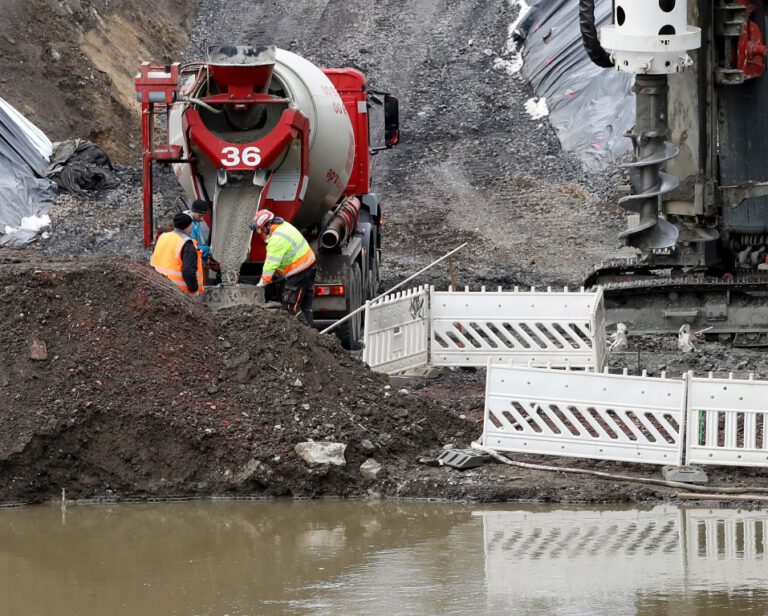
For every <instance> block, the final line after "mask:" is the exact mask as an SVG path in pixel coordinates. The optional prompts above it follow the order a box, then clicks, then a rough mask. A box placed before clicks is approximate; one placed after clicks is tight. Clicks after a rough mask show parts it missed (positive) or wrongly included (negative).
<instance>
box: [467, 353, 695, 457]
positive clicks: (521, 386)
mask: <svg viewBox="0 0 768 616" xmlns="http://www.w3.org/2000/svg"><path fill="white" fill-rule="evenodd" d="M684 405H685V382H684V381H680V380H672V379H667V378H663V377H662V378H648V377H646V376H638V377H636V376H629V375H627V374H607V373H589V372H578V371H572V370H547V369H538V368H533V367H528V368H524V367H519V366H495V365H492V364H491V363H490V362H489V365H488V373H487V377H486V394H485V417H484V425H483V436H482V440H481V442H482V444H483V445H485V446H486V447H490V448H491V449H494V450H497V451H513V452H526V453H537V454H545V455H556V456H567V457H576V458H592V459H598V460H618V461H625V462H645V463H649V464H682V460H683V442H684V439H683V433H682V430H683V419H684Z"/></svg>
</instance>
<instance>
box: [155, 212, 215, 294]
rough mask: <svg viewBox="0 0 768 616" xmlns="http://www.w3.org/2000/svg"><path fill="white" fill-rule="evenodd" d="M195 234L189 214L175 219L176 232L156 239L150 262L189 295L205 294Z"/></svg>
mask: <svg viewBox="0 0 768 616" xmlns="http://www.w3.org/2000/svg"><path fill="white" fill-rule="evenodd" d="M191 232H192V218H191V217H190V216H189V215H188V214H176V216H174V217H173V231H168V232H167V233H163V234H162V235H161V236H160V237H159V238H157V244H155V250H154V252H153V253H152V258H151V259H150V261H149V263H150V265H152V267H154V268H155V270H156V271H157V272H158V273H160V274H162V275H163V276H165V277H166V278H168V279H169V280H170V281H171V282H173V284H175V285H176V286H177V287H179V288H180V289H181V290H182V291H184V292H185V293H189V294H190V295H202V294H203V290H204V289H203V287H204V285H203V258H202V253H201V252H200V251H199V250H198V249H197V242H196V241H195V240H194V239H192V238H191V237H190V236H189V234H190V233H191Z"/></svg>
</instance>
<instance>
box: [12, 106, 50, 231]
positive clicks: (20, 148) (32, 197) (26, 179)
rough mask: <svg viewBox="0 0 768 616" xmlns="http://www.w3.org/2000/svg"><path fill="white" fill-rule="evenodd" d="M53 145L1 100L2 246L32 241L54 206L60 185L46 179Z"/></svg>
mask: <svg viewBox="0 0 768 616" xmlns="http://www.w3.org/2000/svg"><path fill="white" fill-rule="evenodd" d="M50 151H51V142H50V141H49V140H48V139H47V138H46V137H45V135H44V134H43V133H42V132H41V131H40V130H39V129H38V128H37V127H36V126H34V125H33V124H32V123H31V122H29V121H28V120H27V119H26V118H24V116H22V115H21V114H20V113H19V112H18V111H16V109H14V108H13V107H12V106H11V105H9V104H8V103H6V102H5V101H4V100H2V99H0V244H2V245H14V246H20V245H23V244H27V243H29V242H31V241H32V240H33V239H34V238H35V236H36V235H37V233H38V232H39V230H40V228H41V227H40V224H41V221H45V220H46V219H47V216H45V214H46V212H48V210H49V209H50V208H51V206H52V205H53V198H54V196H55V195H56V185H55V184H54V183H53V182H51V181H50V180H47V179H45V172H46V168H47V166H48V158H47V155H46V153H48V155H49V154H50Z"/></svg>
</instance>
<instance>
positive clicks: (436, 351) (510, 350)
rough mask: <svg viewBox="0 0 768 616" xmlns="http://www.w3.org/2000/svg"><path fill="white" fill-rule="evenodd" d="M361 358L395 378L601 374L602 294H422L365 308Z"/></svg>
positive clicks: (395, 297)
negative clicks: (425, 371) (493, 371)
mask: <svg viewBox="0 0 768 616" xmlns="http://www.w3.org/2000/svg"><path fill="white" fill-rule="evenodd" d="M365 323H366V325H365V337H364V344H365V350H364V352H363V360H364V361H365V362H366V363H368V365H369V366H370V367H371V368H372V369H374V370H376V371H379V372H386V373H388V374H395V373H397V372H402V371H405V370H408V369H410V368H415V367H426V366H427V365H432V366H451V367H467V366H474V367H485V365H486V364H487V363H488V362H489V361H491V362H493V363H498V364H501V363H503V364H507V363H510V362H512V363H514V364H516V365H527V364H529V363H532V364H533V365H539V366H545V365H550V366H553V367H561V368H574V369H584V370H602V368H603V366H604V364H605V359H606V349H605V346H606V345H605V307H604V302H603V292H602V289H598V290H597V291H589V292H586V291H584V290H581V291H577V292H570V291H568V290H567V289H565V290H563V291H552V290H551V289H547V291H536V290H535V289H531V290H530V291H520V290H519V289H517V288H515V289H514V290H513V291H503V290H502V289H501V288H499V289H498V290H497V291H486V290H485V288H484V287H483V289H482V290H481V291H469V290H468V289H465V290H464V291H453V290H449V291H435V290H434V288H430V289H429V290H428V291H427V290H426V289H425V288H424V287H422V288H420V289H414V290H411V291H408V292H405V293H402V294H401V293H397V294H394V295H390V296H387V297H385V298H383V299H381V300H378V301H376V302H372V303H369V304H367V306H366V316H365Z"/></svg>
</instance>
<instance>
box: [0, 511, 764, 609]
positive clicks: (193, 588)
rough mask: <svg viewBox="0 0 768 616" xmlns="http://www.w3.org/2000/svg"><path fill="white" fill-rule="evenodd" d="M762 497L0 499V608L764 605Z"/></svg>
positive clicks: (706, 607)
mask: <svg viewBox="0 0 768 616" xmlns="http://www.w3.org/2000/svg"><path fill="white" fill-rule="evenodd" d="M767 542H768V513H766V512H747V511H735V510H710V509H687V510H678V509H676V508H674V507H655V508H648V509H619V508H581V507H579V508H555V507H545V506H519V505H516V506H511V505H509V506H493V507H485V506H482V507H481V506H469V505H454V504H443V503H393V502H384V503H361V502H336V501H333V502H292V501H285V502H282V501H280V502H271V501H270V502H226V503H215V502H214V503H211V502H204V503H202V502H201V503H164V504H126V505H119V506H84V505H79V506H70V507H69V508H68V510H67V511H66V512H62V511H60V510H59V509H58V508H56V507H38V508H26V509H11V510H0V614H2V616H6V615H8V616H10V615H13V616H16V615H19V616H48V615H51V616H53V615H55V616H117V615H120V616H122V615H129V614H130V615H132V616H134V615H142V616H153V615H181V616H191V615H200V616H223V615H225V614H226V615H229V616H244V615H248V616H256V615H270V614H343V615H345V616H346V615H357V614H360V615H363V614H365V615H371V614H387V615H390V614H418V615H431V614H435V615H437V614H440V615H443V614H473V615H480V614H488V615H490V614H519V615H537V616H538V615H550V614H553V615H563V616H582V615H584V616H586V615H590V616H591V615H593V614H611V615H614V616H621V615H624V614H641V615H647V616H661V615H667V614H675V615H686V614H697V615H704V614H706V615H715V614H725V613H733V612H738V613H739V614H761V615H762V614H765V613H768V579H767V578H768V563H767V562H766V547H767V546H766V543H767Z"/></svg>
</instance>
